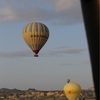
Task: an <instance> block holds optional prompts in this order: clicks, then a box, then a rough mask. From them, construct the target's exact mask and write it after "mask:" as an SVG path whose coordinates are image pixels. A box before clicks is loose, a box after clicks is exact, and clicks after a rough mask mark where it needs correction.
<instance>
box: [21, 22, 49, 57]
mask: <svg viewBox="0 0 100 100" xmlns="http://www.w3.org/2000/svg"><path fill="white" fill-rule="evenodd" d="M22 36H23V39H24V41H25V42H26V44H27V45H28V46H29V47H30V48H31V49H32V51H33V52H34V53H35V55H34V56H36V57H38V53H39V51H40V50H41V48H42V47H43V46H44V45H45V43H46V42H47V40H48V38H49V29H48V28H47V26H46V25H44V24H42V23H39V22H32V23H29V24H28V25H26V26H25V27H24V29H23V32H22Z"/></svg>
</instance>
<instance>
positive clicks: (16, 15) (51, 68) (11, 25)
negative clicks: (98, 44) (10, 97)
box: [0, 0, 94, 90]
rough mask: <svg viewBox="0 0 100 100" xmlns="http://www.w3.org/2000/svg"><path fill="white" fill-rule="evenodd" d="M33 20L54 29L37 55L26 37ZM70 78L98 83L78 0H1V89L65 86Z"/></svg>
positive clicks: (86, 83) (85, 85)
mask: <svg viewBox="0 0 100 100" xmlns="http://www.w3.org/2000/svg"><path fill="white" fill-rule="evenodd" d="M31 22H41V23H44V24H45V25H46V26H47V27H48V29H49V32H50V33H49V34H50V35H49V39H48V41H47V43H46V44H45V46H44V47H43V48H42V49H41V51H40V52H39V57H34V53H33V52H32V51H31V49H30V48H29V47H28V46H27V45H26V43H25V42H24V40H23V38H22V30H23V28H24V27H25V26H26V25H27V24H28V23H31ZM67 79H70V81H71V82H76V83H78V84H80V86H81V88H90V87H92V86H94V84H93V78H92V70H91V63H90V57H89V51H88V45H87V39H86V32H85V28H84V22H83V16H82V11H81V4H80V0H0V88H9V89H13V88H17V89H22V90H25V89H28V88H35V89H37V90H62V89H63V87H64V86H65V85H66V80H67Z"/></svg>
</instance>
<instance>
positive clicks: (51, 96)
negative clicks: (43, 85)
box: [0, 88, 96, 100]
mask: <svg viewBox="0 0 100 100" xmlns="http://www.w3.org/2000/svg"><path fill="white" fill-rule="evenodd" d="M80 98H81V100H96V97H95V90H94V88H89V89H83V90H82V92H81V95H80ZM0 100H68V99H67V98H66V96H65V94H64V92H63V90H60V91H59V90H55V91H41V90H36V89H31V88H30V89H28V90H18V89H7V88H2V89H0Z"/></svg>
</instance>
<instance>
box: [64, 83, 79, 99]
mask: <svg viewBox="0 0 100 100" xmlns="http://www.w3.org/2000/svg"><path fill="white" fill-rule="evenodd" d="M64 93H65V95H66V97H67V98H68V99H69V100H76V99H77V98H78V97H79V95H80V93H81V87H80V85H79V84H77V83H74V82H70V83H67V84H66V85H65V86H64Z"/></svg>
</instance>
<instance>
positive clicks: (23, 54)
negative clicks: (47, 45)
mask: <svg viewBox="0 0 100 100" xmlns="http://www.w3.org/2000/svg"><path fill="white" fill-rule="evenodd" d="M19 57H32V53H31V52H30V51H27V50H26V51H16V52H0V58H19Z"/></svg>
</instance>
